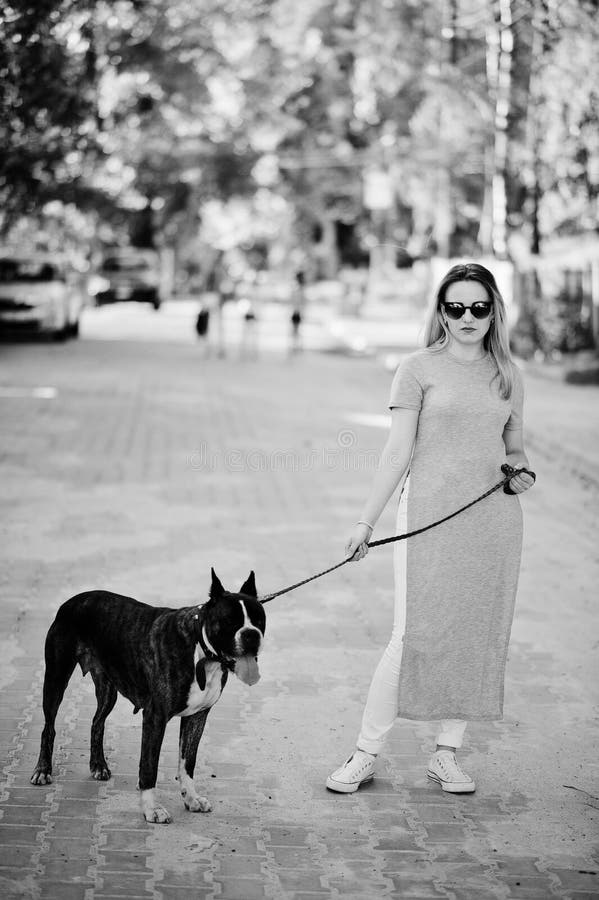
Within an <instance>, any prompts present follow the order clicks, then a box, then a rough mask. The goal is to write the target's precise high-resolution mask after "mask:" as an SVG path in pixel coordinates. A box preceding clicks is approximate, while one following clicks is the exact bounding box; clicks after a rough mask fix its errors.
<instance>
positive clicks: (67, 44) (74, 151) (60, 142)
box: [0, 0, 95, 229]
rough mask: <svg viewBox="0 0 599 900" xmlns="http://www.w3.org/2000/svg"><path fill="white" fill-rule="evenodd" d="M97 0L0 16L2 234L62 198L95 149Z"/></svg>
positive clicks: (27, 5) (60, 0)
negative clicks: (94, 21)
mask: <svg viewBox="0 0 599 900" xmlns="http://www.w3.org/2000/svg"><path fill="white" fill-rule="evenodd" d="M94 6H95V3H94V0H84V2H74V0H73V2H68V0H38V2H36V3H35V4H33V3H31V2H27V0H6V2H4V3H3V4H2V7H1V8H0V144H1V146H2V154H1V156H0V207H1V209H2V218H1V220H0V226H1V227H2V228H3V229H6V228H7V227H8V226H9V225H10V224H11V223H12V222H14V220H15V218H16V217H17V216H19V215H22V214H24V213H27V212H29V211H31V210H34V209H36V208H39V206H40V205H41V204H42V203H43V202H45V201H47V200H50V199H54V198H56V197H58V196H60V195H61V191H62V189H63V188H64V187H65V186H67V185H69V186H70V185H72V184H73V183H76V182H77V181H78V180H79V179H80V178H81V177H82V174H83V161H84V159H85V157H86V155H87V154H89V153H90V152H93V148H94V132H95V129H94V125H93V119H94V115H95V55H94V47H93V41H92V40H91V33H90V21H91V16H92V13H93V8H94Z"/></svg>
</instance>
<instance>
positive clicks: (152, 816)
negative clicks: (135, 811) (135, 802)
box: [143, 806, 173, 825]
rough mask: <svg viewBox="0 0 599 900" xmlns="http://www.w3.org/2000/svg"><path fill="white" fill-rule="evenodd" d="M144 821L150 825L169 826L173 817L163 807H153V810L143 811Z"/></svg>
mask: <svg viewBox="0 0 599 900" xmlns="http://www.w3.org/2000/svg"><path fill="white" fill-rule="evenodd" d="M143 812H144V819H145V820H146V822H149V823H150V825H169V824H170V823H171V822H172V821H173V817H172V816H171V814H170V813H169V811H168V810H167V809H165V808H164V806H155V807H154V808H153V809H144V811H143Z"/></svg>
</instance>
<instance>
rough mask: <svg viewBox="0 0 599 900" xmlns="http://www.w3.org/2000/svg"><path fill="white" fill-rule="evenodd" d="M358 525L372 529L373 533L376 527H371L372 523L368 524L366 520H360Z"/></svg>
mask: <svg viewBox="0 0 599 900" xmlns="http://www.w3.org/2000/svg"><path fill="white" fill-rule="evenodd" d="M356 525H366V527H367V528H370V530H371V531H374V525H371V524H370V522H366V521H365V520H364V519H358V521H357V522H356Z"/></svg>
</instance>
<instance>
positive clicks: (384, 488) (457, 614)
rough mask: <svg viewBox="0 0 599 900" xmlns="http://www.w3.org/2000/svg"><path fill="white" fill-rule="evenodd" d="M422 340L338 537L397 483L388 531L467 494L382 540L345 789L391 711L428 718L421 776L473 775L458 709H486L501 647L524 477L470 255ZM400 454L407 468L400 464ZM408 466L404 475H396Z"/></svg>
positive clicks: (474, 713)
mask: <svg viewBox="0 0 599 900" xmlns="http://www.w3.org/2000/svg"><path fill="white" fill-rule="evenodd" d="M425 344H426V348H425V349H423V350H419V351H417V352H416V353H413V354H411V355H410V356H409V357H407V358H406V359H405V360H404V362H403V363H402V364H401V365H400V367H399V369H398V371H397V373H396V375H395V378H394V380H393V384H392V387H391V397H390V402H389V406H390V408H391V417H392V420H391V429H390V433H389V437H388V440H387V443H386V445H385V447H384V449H383V452H382V454H381V460H380V464H379V468H378V471H377V474H376V476H375V479H374V483H373V485H372V489H371V492H370V496H369V498H368V500H367V501H366V504H365V506H364V507H363V510H362V514H361V516H360V520H359V521H358V522H357V523H356V525H355V526H354V528H353V530H352V532H351V534H350V537H349V540H348V542H347V546H346V553H347V555H348V557H351V558H352V559H354V560H358V559H362V558H363V557H364V556H365V554H366V553H367V552H368V547H367V545H366V542H367V541H368V540H369V539H370V536H371V535H372V532H373V529H374V526H375V524H376V521H377V519H378V518H379V516H380V514H381V512H382V511H383V509H384V507H385V506H386V504H387V502H388V500H389V498H390V497H391V495H392V494H393V492H394V491H395V489H396V487H397V486H398V484H399V483H400V482H401V483H402V486H403V490H402V493H401V499H400V504H399V513H398V519H397V526H398V531H406V530H410V531H411V530H414V529H417V528H420V527H422V526H424V525H428V524H429V523H431V522H433V521H435V520H437V519H441V518H443V516H446V515H448V514H449V513H451V512H453V511H454V510H456V509H458V508H459V507H460V506H463V505H464V503H466V502H468V501H469V500H473V499H474V498H475V497H478V496H479V495H480V494H481V493H483V492H484V491H485V490H487V489H488V488H489V487H491V486H492V485H493V484H495V483H496V482H497V480H498V478H500V477H501V472H500V467H501V465H502V464H503V463H505V462H508V463H509V464H510V465H511V466H513V467H514V468H515V469H521V470H522V471H520V472H518V473H517V474H516V475H514V477H512V479H511V480H510V482H509V487H508V490H509V491H510V493H511V494H512V496H510V495H509V494H508V493H507V492H506V493H504V492H501V491H499V492H496V493H494V494H492V495H491V496H490V497H488V498H487V499H485V500H483V501H481V502H480V503H478V504H476V505H475V506H473V507H472V508H471V509H469V510H467V511H466V512H464V513H462V514H461V515H459V516H457V517H456V518H455V519H453V520H451V521H450V522H446V523H444V524H442V525H439V526H438V527H436V528H433V529H431V530H430V531H428V532H426V533H425V534H422V535H418V536H417V537H414V538H410V539H408V540H407V541H403V542H400V543H397V544H395V555H394V569H395V619H394V625H393V632H392V635H391V640H390V642H389V645H388V646H387V648H386V650H385V652H384V654H383V657H382V659H381V661H380V663H379V665H378V667H377V669H376V671H375V673H374V676H373V679H372V683H371V685H370V690H369V693H368V699H367V702H366V708H365V710H364V715H363V719H362V727H361V730H360V734H359V737H358V741H357V746H356V750H355V752H354V753H353V754H352V755H351V756H350V757H349V759H348V760H346V762H345V763H344V764H343V765H342V766H341V767H340V768H339V769H337V770H336V771H335V772H333V774H332V775H330V776H329V778H328V779H327V782H326V784H327V787H328V788H330V789H331V790H333V791H339V792H342V793H351V792H353V791H356V790H357V789H358V788H359V786H360V785H361V784H363V783H364V782H365V781H368V780H370V779H371V778H372V776H373V773H374V767H375V760H376V756H377V754H378V753H379V751H380V750H381V749H382V747H383V745H384V742H385V739H386V737H387V735H388V733H389V731H390V730H391V727H392V725H393V722H394V721H395V718H396V717H397V716H400V717H403V718H407V719H418V720H439V721H440V728H439V732H438V736H437V743H436V750H435V752H434V753H433V754H432V756H431V758H430V760H429V764H428V769H427V775H428V776H429V777H430V778H432V779H433V780H434V781H436V782H437V783H439V784H440V785H441V787H442V789H443V790H445V791H450V792H452V793H471V792H472V791H474V789H475V784H474V781H473V780H472V779H471V778H470V777H469V776H468V775H466V774H465V773H464V772H463V771H462V769H461V768H460V766H459V765H458V763H457V760H456V756H455V753H456V750H457V749H458V748H459V747H461V745H462V740H463V736H464V731H465V729H466V724H467V722H468V721H469V720H483V721H489V720H494V719H500V718H501V716H502V708H503V679H504V670H505V660H506V655H507V647H508V642H509V636H510V629H511V624H512V618H513V611H514V601H515V595H516V588H517V582H518V573H519V568H520V554H521V546H522V515H521V510H520V503H519V500H518V498H517V497H516V496H513V495H514V494H520V493H522V492H523V491H526V490H527V489H528V488H530V487H531V485H532V484H533V483H534V480H535V476H534V473H531V472H528V471H527V468H528V459H527V457H526V454H525V452H524V447H523V439H522V399H523V389H522V379H521V376H520V372H519V371H518V369H517V368H516V367H515V366H514V364H513V362H512V361H511V358H510V352H509V345H508V337H507V327H506V320H505V307H504V303H503V300H502V298H501V295H500V293H499V290H498V288H497V284H496V283H495V279H494V277H493V275H492V274H491V272H489V271H488V269H485V268H484V267H483V266H480V265H478V264H475V263H471V264H469V265H457V266H454V267H453V268H452V269H450V271H449V272H448V273H447V275H446V276H445V278H444V279H443V281H442V282H441V285H440V287H439V290H438V293H437V297H436V303H435V304H434V306H433V307H432V309H431V313H430V315H429V320H428V322H427V327H426V334H425ZM408 467H409V473H408ZM408 474H409V478H407V476H408Z"/></svg>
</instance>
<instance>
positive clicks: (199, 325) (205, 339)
mask: <svg viewBox="0 0 599 900" xmlns="http://www.w3.org/2000/svg"><path fill="white" fill-rule="evenodd" d="M209 330H210V310H209V308H208V306H207V305H206V304H205V303H201V304H200V308H199V310H198V315H197V317H196V334H197V336H198V338H199V339H200V342H201V344H202V347H203V349H204V353H207V352H208V348H209V335H208V332H209Z"/></svg>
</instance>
